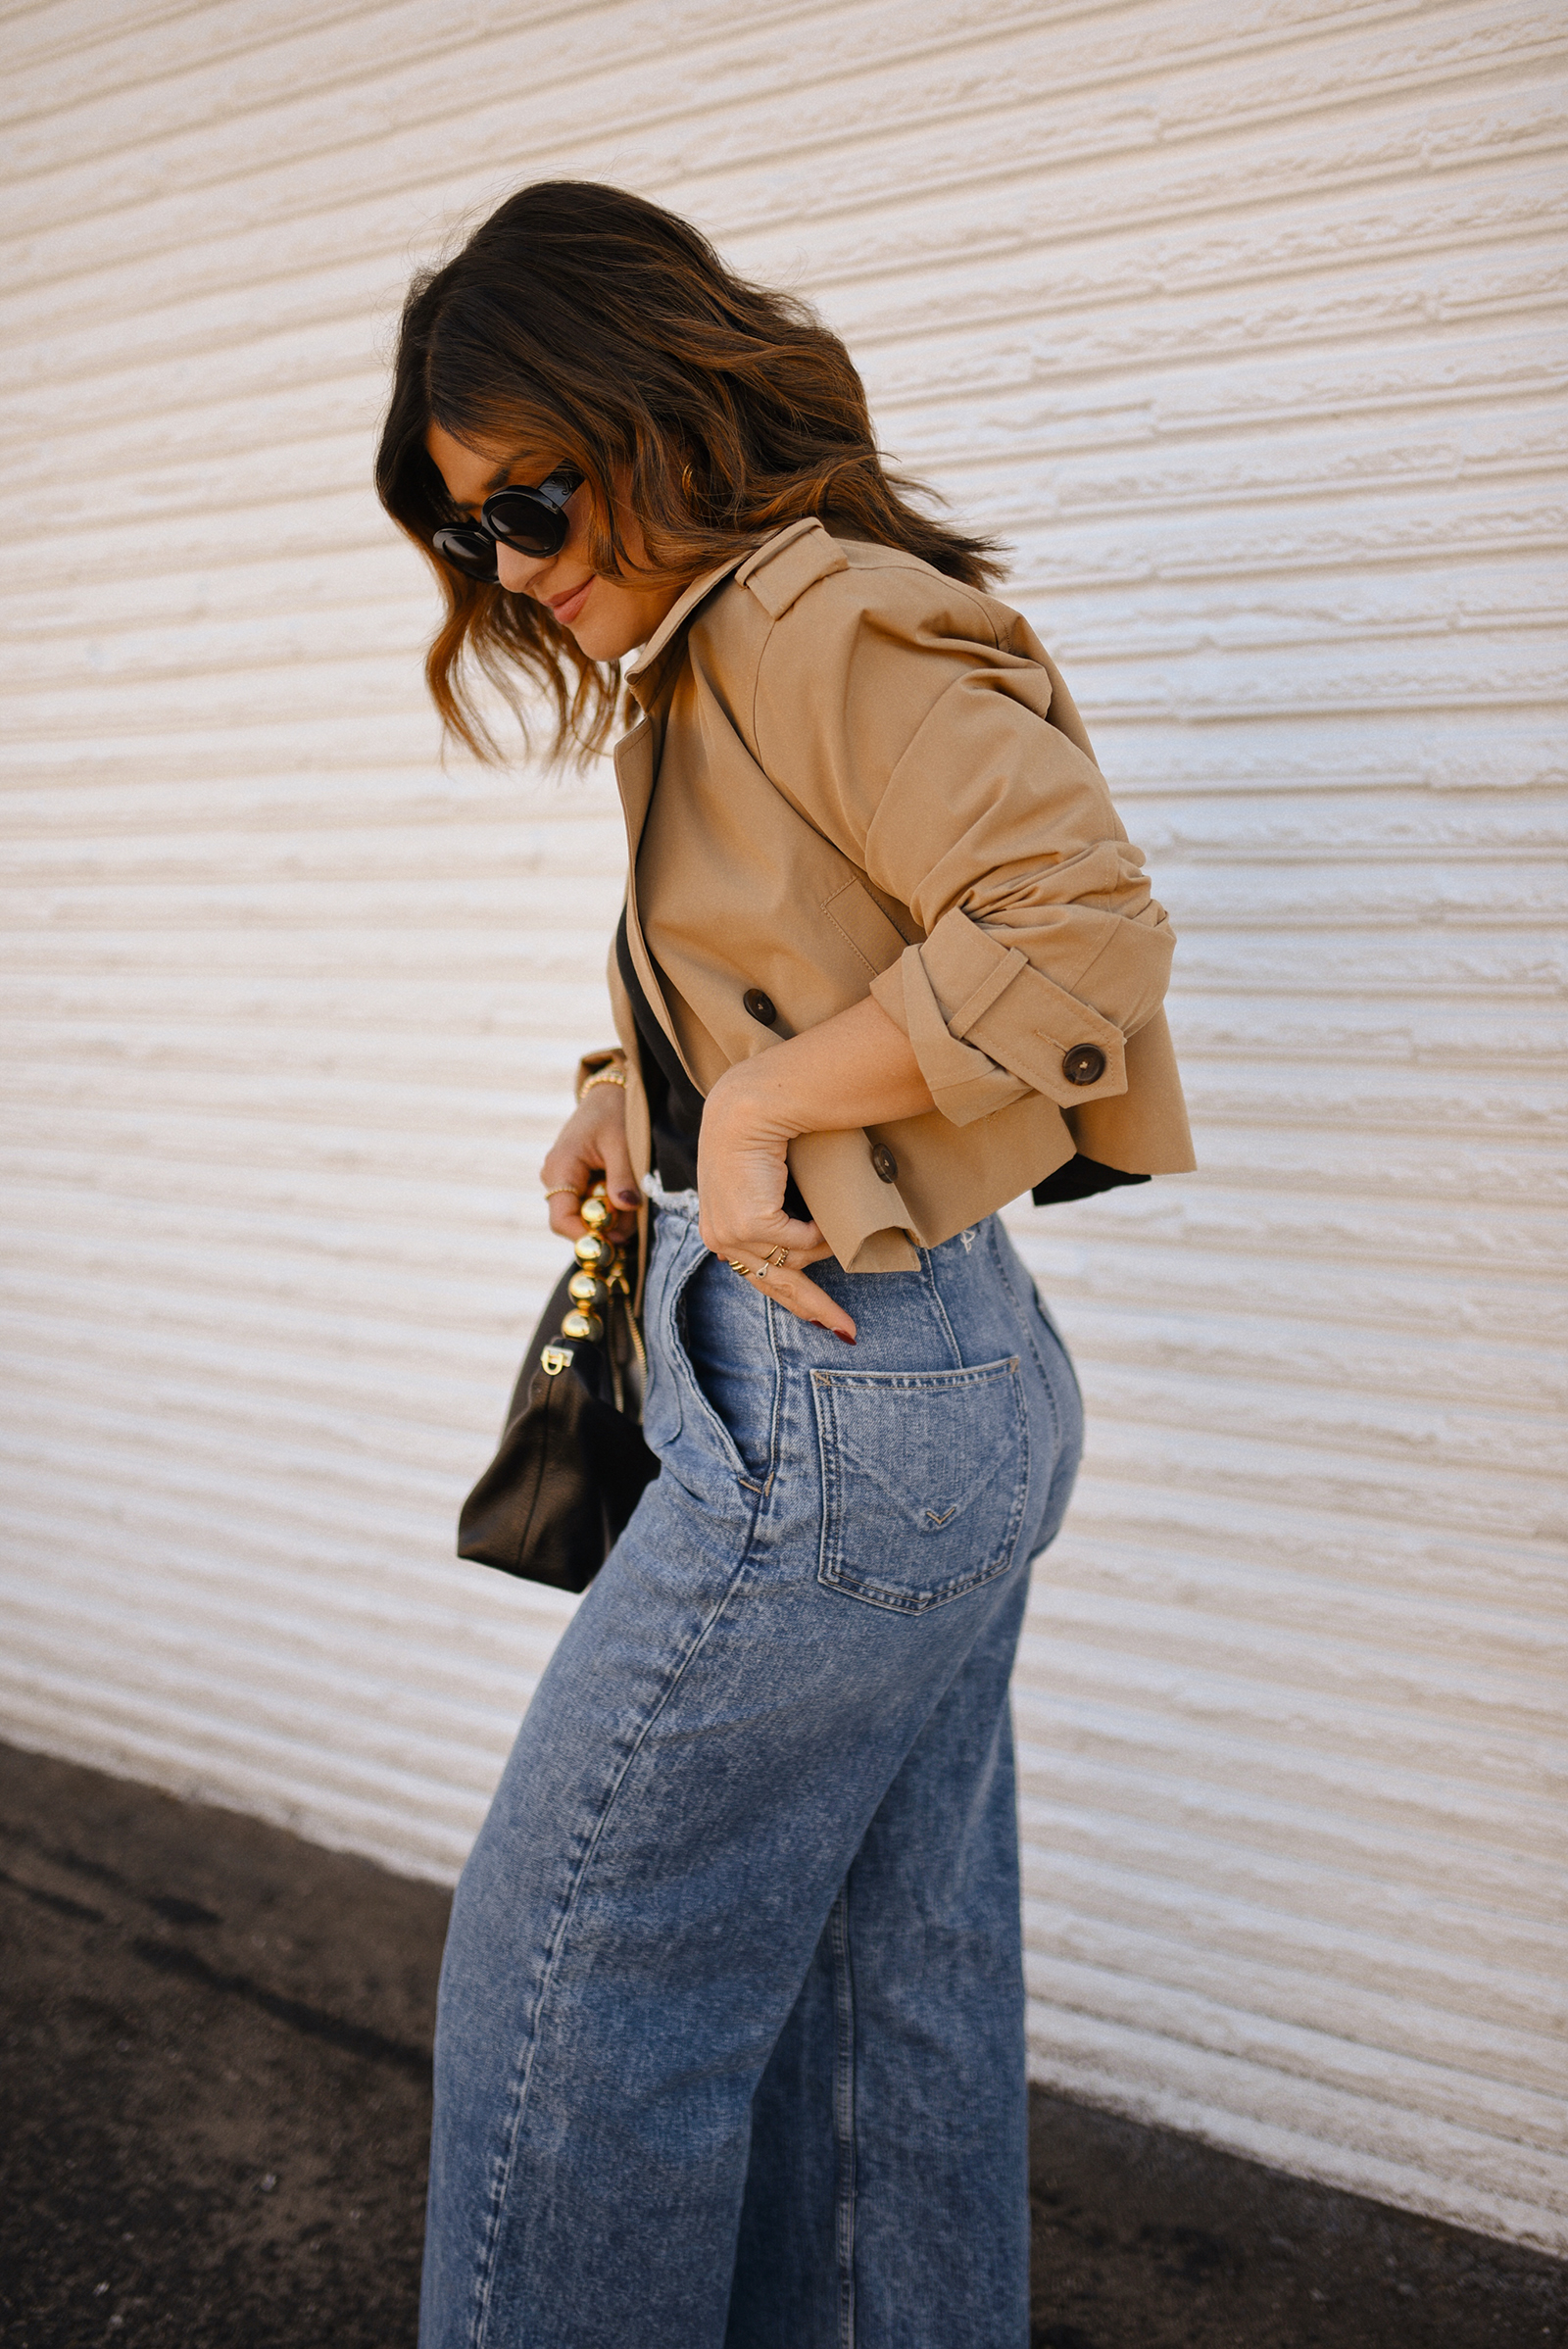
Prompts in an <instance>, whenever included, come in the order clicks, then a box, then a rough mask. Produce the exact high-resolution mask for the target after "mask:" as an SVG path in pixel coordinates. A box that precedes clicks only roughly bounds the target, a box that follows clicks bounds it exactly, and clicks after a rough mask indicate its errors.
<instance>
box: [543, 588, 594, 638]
mask: <svg viewBox="0 0 1568 2349" xmlns="http://www.w3.org/2000/svg"><path fill="white" fill-rule="evenodd" d="M592 585H593V580H592V578H587V579H585V580H584V581H583V583H582V585H581V587H574V588H572V589H571V591H570V593H569V594H567V595H564V596H552V597H551V598H550V609H551V611H552V612H554V613H555V615H556V617H557V619H558V620H559V621H560V622H561V624H562V626H563V627H564V628H569V627H570V626H571V623H572V621H573V620H574V619H575V618H576V616H577V614H578V612H580V611H581V610H582V608H583V606H584V604H586V603H587V601H588V590H589V588H590V587H592Z"/></svg>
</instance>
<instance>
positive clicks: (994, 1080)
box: [757, 572, 1175, 1126]
mask: <svg viewBox="0 0 1568 2349" xmlns="http://www.w3.org/2000/svg"><path fill="white" fill-rule="evenodd" d="M869 592H870V591H869V589H868V588H866V587H865V585H864V584H863V582H861V581H859V580H858V579H857V577H856V576H855V574H854V573H853V572H847V573H842V574H838V575H835V576H834V577H832V578H829V579H825V580H824V581H822V582H821V583H820V584H819V585H817V586H815V587H813V589H812V590H811V591H810V594H809V595H808V596H806V597H803V598H802V599H801V600H800V602H799V603H798V604H797V605H796V606H795V607H794V608H793V610H792V611H791V612H789V613H787V614H786V616H785V618H784V619H783V620H782V621H781V622H780V623H779V624H778V626H777V627H776V628H775V630H774V632H773V635H772V637H771V638H770V639H769V645H768V652H767V655H766V656H765V657H764V659H763V661H762V664H761V668H760V677H759V686H758V697H757V710H758V728H759V737H758V738H759V744H760V753H759V755H760V762H761V763H762V764H763V765H764V767H765V769H766V771H767V772H768V773H770V774H771V775H773V776H774V777H775V778H776V779H777V780H778V781H779V783H780V785H781V787H782V788H784V789H785V790H786V791H787V792H788V793H789V795H790V796H791V797H792V798H793V800H794V802H795V804H796V805H797V806H798V807H801V808H803V810H804V811H805V812H807V814H808V815H809V819H810V820H811V822H812V823H813V824H815V825H816V826H817V828H818V829H820V830H821V831H823V832H824V833H825V834H826V836H827V837H828V838H829V839H830V840H831V841H833V843H834V844H835V845H836V846H838V847H840V848H841V849H842V850H843V852H844V853H845V854H846V855H847V856H850V857H851V858H852V859H853V861H854V862H856V863H857V864H858V865H859V866H860V867H861V869H862V870H863V871H864V872H865V873H866V875H867V877H868V879H869V880H870V882H871V883H872V885H873V887H874V888H875V890H876V891H877V892H878V893H879V894H880V895H882V896H883V897H884V898H885V899H886V900H888V901H891V902H892V903H894V904H897V905H904V906H907V908H908V910H909V913H910V916H911V920H912V924H913V926H914V927H915V928H916V929H917V930H918V931H919V932H920V933H921V935H920V937H919V938H918V941H917V943H915V944H913V945H910V946H907V948H906V950H905V951H904V953H903V954H902V955H901V956H900V958H899V960H898V961H896V962H895V963H893V964H892V965H891V966H890V967H889V968H887V969H885V970H883V971H882V972H881V973H880V974H879V975H878V976H877V978H876V979H875V980H874V981H873V984H872V989H871V992H872V994H873V996H874V997H875V999H876V1001H877V1002H878V1003H880V1004H881V1005H882V1008H883V1009H884V1010H885V1011H886V1012H887V1013H888V1015H889V1017H890V1018H892V1019H893V1020H894V1021H895V1022H896V1023H897V1025H898V1026H899V1027H900V1028H902V1029H903V1031H904V1033H905V1034H906V1035H907V1037H908V1039H909V1043H910V1045H911V1046H912V1048H913V1051H914V1053H915V1057H916V1059H917V1060H918V1062H919V1065H920V1070H921V1073H922V1075H923V1076H924V1078H925V1080H926V1083H927V1084H928V1085H929V1087H930V1089H931V1094H932V1098H933V1100H934V1101H935V1103H936V1105H937V1107H938V1109H939V1110H940V1111H941V1112H942V1114H943V1115H944V1116H945V1117H947V1118H948V1119H949V1120H950V1121H951V1122H952V1123H953V1124H955V1125H958V1126H963V1125H967V1124H970V1123H971V1122H972V1121H973V1120H974V1119H976V1118H980V1117H984V1116H986V1115H988V1114H989V1113H991V1112H992V1111H994V1110H996V1109H999V1108H1005V1107H1006V1106H1008V1105H1009V1104H1010V1103H1011V1102H1013V1101H1017V1100H1019V1099H1020V1098H1021V1096H1022V1095H1023V1094H1025V1093H1027V1092H1034V1093H1039V1094H1041V1095H1043V1096H1044V1097H1045V1098H1046V1099H1047V1100H1049V1101H1054V1103H1055V1104H1056V1105H1057V1106H1058V1107H1059V1108H1063V1109H1075V1108H1084V1107H1087V1106H1089V1105H1090V1104H1091V1103H1093V1102H1095V1101H1106V1100H1109V1099H1112V1098H1113V1097H1115V1096H1118V1095H1122V1094H1125V1093H1126V1091H1127V1066H1126V1045H1127V1041H1128V1039H1129V1038H1131V1037H1133V1036H1135V1035H1136V1034H1137V1033H1138V1031H1139V1029H1140V1028H1141V1027H1142V1026H1143V1025H1144V1024H1145V1023H1146V1022H1147V1021H1149V1020H1150V1019H1152V1017H1153V1016H1154V1013H1155V1012H1156V1011H1157V1009H1158V1007H1159V1004H1160V1003H1161V1001H1162V1000H1163V997H1164V994H1165V990H1166V988H1167V986H1168V984H1169V979H1170V967H1171V954H1172V949H1173V946H1174V943H1175V939H1174V933H1173V932H1172V930H1171V927H1170V924H1169V922H1168V921H1167V920H1166V917H1165V914H1164V911H1163V909H1162V908H1161V907H1160V905H1158V904H1157V903H1156V902H1155V900H1154V898H1153V897H1152V893H1151V890H1150V886H1149V880H1148V877H1147V875H1146V873H1145V871H1144V860H1143V857H1142V856H1141V854H1140V853H1139V851H1138V850H1137V849H1136V848H1134V847H1133V845H1132V844H1131V842H1130V841H1129V840H1128V838H1127V835H1126V833H1125V831H1124V830H1123V828H1122V826H1121V823H1120V821H1119V819H1118V817H1117V815H1116V811H1115V809H1114V807H1112V805H1111V801H1110V795H1109V792H1108V790H1107V789H1106V786H1105V781H1104V778H1103V775H1102V774H1101V773H1100V771H1099V769H1098V767H1097V766H1096V765H1095V762H1094V759H1093V755H1092V753H1091V751H1090V748H1089V742H1088V737H1087V735H1086V734H1085V733H1084V731H1083V728H1082V724H1081V721H1080V720H1079V719H1078V716H1077V712H1076V711H1075V710H1073V708H1072V704H1071V700H1070V697H1069V696H1068V695H1067V694H1066V692H1065V689H1064V687H1063V686H1062V685H1061V681H1060V679H1059V678H1058V677H1057V675H1056V673H1055V670H1054V667H1053V666H1052V664H1051V661H1050V659H1049V657H1048V655H1047V654H1046V652H1045V649H1044V647H1043V646H1041V645H1040V644H1039V643H1038V641H1037V640H1036V639H1035V638H1034V637H1033V635H1032V633H1031V632H1030V631H1029V630H1028V629H1027V628H1026V627H1025V626H1024V624H1023V623H1022V622H1021V621H1019V620H1018V619H1017V618H1016V615H1011V614H1007V613H1005V612H1004V611H1003V609H1002V608H1001V607H996V606H990V605H984V606H983V605H982V603H981V601H980V599H977V598H974V597H972V596H971V597H968V598H967V601H964V600H963V591H958V590H953V589H951V588H948V587H946V586H945V585H944V583H943V582H941V581H937V582H932V581H931V580H930V578H929V575H928V574H927V575H925V576H923V577H912V576H910V575H908V574H901V575H900V576H899V577H898V578H897V579H896V580H893V581H890V582H886V583H885V584H884V587H883V589H882V591H881V593H880V598H879V600H878V602H877V605H876V610H875V614H874V624H873V621H872V618H871V617H869V616H868V614H867V611H866V609H865V598H866V597H867V595H868V594H869ZM814 599H821V601H820V603H819V604H813V600H814ZM857 599H858V600H857ZM993 619H994V620H995V621H996V623H997V625H996V626H995V629H994V632H993V631H992V621H993ZM792 632H793V633H792ZM987 633H992V641H991V642H989V643H988V642H987V641H986V635H987Z"/></svg>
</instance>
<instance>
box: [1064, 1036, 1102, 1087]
mask: <svg viewBox="0 0 1568 2349" xmlns="http://www.w3.org/2000/svg"><path fill="white" fill-rule="evenodd" d="M1061 1073H1062V1075H1063V1076H1064V1077H1065V1078H1066V1080H1067V1082H1068V1084H1069V1085H1098V1084H1099V1083H1100V1080H1101V1078H1102V1077H1103V1075H1104V1073H1105V1055H1104V1053H1103V1052H1102V1051H1101V1049H1100V1047H1099V1045H1098V1044H1075V1045H1074V1046H1073V1048H1072V1051H1071V1052H1068V1053H1067V1055H1066V1057H1065V1058H1064V1059H1063V1061H1062V1064H1061Z"/></svg>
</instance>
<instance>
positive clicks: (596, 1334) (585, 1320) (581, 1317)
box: [561, 1313, 605, 1346]
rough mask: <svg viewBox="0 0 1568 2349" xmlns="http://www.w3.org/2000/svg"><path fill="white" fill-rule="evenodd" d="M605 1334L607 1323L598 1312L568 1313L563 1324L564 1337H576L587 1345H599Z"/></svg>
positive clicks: (562, 1332) (580, 1342)
mask: <svg viewBox="0 0 1568 2349" xmlns="http://www.w3.org/2000/svg"><path fill="white" fill-rule="evenodd" d="M604 1334H605V1325H604V1323H603V1322H602V1321H601V1320H600V1318H599V1316H598V1314H597V1313H568V1314H567V1315H566V1318H565V1320H564V1322H563V1323H562V1325H561V1335H562V1336H563V1338H575V1339H576V1340H577V1341H578V1342H579V1344H583V1345H587V1346H597V1345H598V1344H599V1342H600V1340H601V1339H602V1338H603V1336H604Z"/></svg>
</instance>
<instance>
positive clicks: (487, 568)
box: [430, 530, 496, 579]
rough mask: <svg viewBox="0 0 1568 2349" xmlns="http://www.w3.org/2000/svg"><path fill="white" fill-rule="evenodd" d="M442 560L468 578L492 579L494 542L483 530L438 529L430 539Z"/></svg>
mask: <svg viewBox="0 0 1568 2349" xmlns="http://www.w3.org/2000/svg"><path fill="white" fill-rule="evenodd" d="M430 544H431V545H432V546H433V547H434V549H435V551H436V553H437V554H438V555H439V556H440V557H441V558H442V560H443V562H445V563H452V564H454V565H455V566H456V568H457V569H458V570H460V571H466V573H467V575H468V577H469V578H470V579H493V578H494V577H495V575H496V542H495V540H494V539H493V538H492V537H491V536H490V535H489V533H488V531H485V530H438V531H437V532H436V534H435V536H434V537H433V538H432V540H431V541H430Z"/></svg>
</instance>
